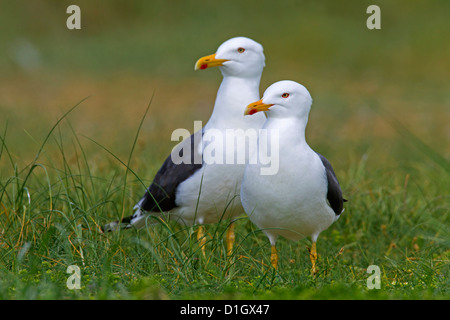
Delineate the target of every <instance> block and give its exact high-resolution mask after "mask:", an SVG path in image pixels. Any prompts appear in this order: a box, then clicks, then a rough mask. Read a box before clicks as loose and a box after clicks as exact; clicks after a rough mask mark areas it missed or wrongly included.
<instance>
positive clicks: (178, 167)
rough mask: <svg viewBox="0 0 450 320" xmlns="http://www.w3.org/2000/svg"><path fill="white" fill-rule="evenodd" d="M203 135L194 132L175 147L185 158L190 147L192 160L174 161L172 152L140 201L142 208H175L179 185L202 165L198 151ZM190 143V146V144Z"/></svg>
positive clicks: (158, 209) (157, 209) (154, 209)
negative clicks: (185, 152) (184, 153)
mask: <svg viewBox="0 0 450 320" xmlns="http://www.w3.org/2000/svg"><path fill="white" fill-rule="evenodd" d="M202 135H203V132H202V133H201V134H193V135H191V136H190V138H188V139H185V140H183V141H182V142H181V143H180V144H179V145H177V146H176V147H175V148H174V151H173V152H177V153H178V154H179V156H180V158H183V152H184V150H185V149H186V148H189V147H190V160H191V161H185V162H182V163H180V164H175V163H174V162H173V161H172V154H171V155H169V156H168V157H167V159H166V161H164V163H163V165H162V166H161V168H160V169H159V171H158V172H157V173H156V176H155V178H154V179H153V182H152V184H151V185H150V187H149V188H148V189H147V192H146V193H145V195H144V197H143V198H142V199H141V201H140V202H139V204H140V207H141V209H143V210H145V211H154V212H159V211H169V210H171V209H173V208H175V207H176V206H177V205H176V203H175V194H176V190H177V187H178V185H179V184H180V183H181V182H183V181H185V180H186V179H188V178H189V177H190V176H192V175H193V174H194V173H195V172H196V171H197V170H200V168H201V167H202V157H201V154H199V153H198V148H197V147H198V144H199V143H200V141H197V140H200V139H199V138H201V136H202ZM189 144H190V146H189Z"/></svg>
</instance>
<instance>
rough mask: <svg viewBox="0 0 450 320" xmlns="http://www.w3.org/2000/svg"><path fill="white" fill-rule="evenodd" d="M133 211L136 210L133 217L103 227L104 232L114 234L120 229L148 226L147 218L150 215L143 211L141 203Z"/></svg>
mask: <svg viewBox="0 0 450 320" xmlns="http://www.w3.org/2000/svg"><path fill="white" fill-rule="evenodd" d="M133 209H134V210H135V212H134V214H133V215H131V216H129V217H125V218H122V219H121V220H117V221H113V222H110V223H107V224H105V225H104V226H102V231H103V232H112V231H117V230H118V229H130V228H136V229H142V228H144V227H145V225H146V223H145V220H146V219H145V218H146V217H147V215H148V214H146V213H145V211H143V210H142V209H141V207H140V203H138V204H137V205H135V206H134V208H133Z"/></svg>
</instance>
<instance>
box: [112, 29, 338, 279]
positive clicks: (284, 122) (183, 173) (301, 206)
mask: <svg viewBox="0 0 450 320" xmlns="http://www.w3.org/2000/svg"><path fill="white" fill-rule="evenodd" d="M264 66H265V57H264V53H263V47H262V46H261V45H260V44H259V43H257V42H255V41H253V40H251V39H249V38H245V37H237V38H232V39H230V40H228V41H226V42H224V43H223V44H222V45H220V47H219V48H218V50H217V52H216V53H215V54H212V55H209V56H205V57H203V58H201V59H199V60H198V61H197V63H196V65H195V69H196V70H198V69H207V68H211V67H219V68H220V71H221V72H222V75H223V80H222V83H221V85H220V88H219V90H218V92H217V96H216V101H215V104H214V109H213V112H212V115H211V117H210V119H209V121H208V122H207V124H206V125H205V126H204V127H203V129H202V132H201V135H205V133H206V132H208V130H210V129H214V130H219V132H222V133H223V136H226V130H229V129H242V130H237V131H236V132H241V133H242V134H245V132H246V130H248V129H254V130H257V131H258V132H261V131H260V130H266V132H267V133H268V134H269V135H270V134H271V133H275V132H276V133H277V137H278V140H277V141H276V142H275V143H277V148H276V149H277V150H278V155H277V160H278V162H279V163H278V172H276V174H272V175H262V174H261V168H262V167H263V166H264V164H261V163H260V162H258V161H249V159H248V158H247V160H246V163H244V164H219V163H206V162H205V161H200V163H198V161H185V162H183V163H181V164H175V163H174V161H173V157H172V156H173V155H174V154H173V153H174V152H176V153H177V154H178V155H180V153H183V150H190V151H191V155H190V157H191V160H194V159H195V158H196V157H198V156H200V157H202V151H203V150H204V148H205V145H206V144H205V143H200V141H198V140H199V139H197V138H195V136H196V135H195V134H194V135H192V136H191V137H190V138H189V139H185V140H183V141H182V142H181V143H180V144H179V145H178V146H177V147H175V148H174V151H173V152H172V154H171V155H170V156H169V157H168V158H167V159H166V160H165V162H164V163H163V165H162V166H161V168H160V169H159V171H158V172H157V174H156V176H155V177H154V180H153V182H152V184H151V185H150V187H149V188H148V189H147V191H146V192H145V195H144V196H143V197H142V199H141V200H140V201H139V202H138V204H137V205H136V206H135V208H134V209H135V212H134V214H133V215H132V216H130V217H127V218H123V219H121V220H120V221H116V222H112V223H110V224H108V225H106V226H105V227H104V230H115V229H117V228H119V227H122V228H131V227H136V228H142V227H145V226H146V225H147V223H151V222H150V221H151V220H149V219H147V217H149V216H156V217H164V218H167V216H168V215H170V218H171V219H173V218H176V219H179V222H180V223H184V224H186V225H189V226H192V225H199V228H198V233H197V237H198V239H199V241H200V243H201V248H202V250H204V244H205V242H206V240H205V235H204V229H203V226H202V225H203V224H210V223H217V222H219V221H221V220H223V219H230V221H231V223H230V225H229V228H228V230H227V250H228V254H231V252H232V250H233V242H234V224H233V218H236V217H237V216H238V215H242V214H243V213H244V211H245V213H247V215H248V217H249V219H250V220H251V221H252V222H253V223H254V224H255V225H256V226H257V227H258V228H260V229H261V230H262V231H263V232H264V233H265V234H266V235H267V237H268V238H269V240H270V244H271V246H272V250H271V256H270V261H271V264H272V266H273V267H274V268H277V266H278V254H277V250H276V247H275V243H276V240H277V238H278V236H283V237H285V238H288V239H291V240H294V241H296V240H299V239H301V238H304V237H307V236H310V237H311V240H312V248H311V250H310V259H311V262H312V269H313V272H315V270H316V267H315V265H316V259H317V253H316V240H317V237H318V236H319V234H320V233H321V232H322V231H323V230H325V229H327V228H328V227H329V226H330V225H331V224H332V223H333V222H334V221H336V220H337V219H338V218H339V216H340V214H341V212H342V211H343V203H344V201H345V200H344V199H343V197H342V192H341V189H340V186H339V183H338V180H337V178H336V175H335V173H334V171H333V169H332V167H331V165H330V163H329V162H328V160H327V159H326V158H325V157H323V156H322V155H320V154H318V153H316V152H314V151H313V150H312V149H311V148H310V147H309V146H308V144H307V143H306V141H305V128H306V124H307V121H308V114H309V111H310V108H311V104H312V98H311V96H310V94H309V92H308V90H307V89H306V88H305V87H304V86H302V85H301V84H299V83H296V82H294V81H287V80H284V81H279V82H276V83H274V84H272V85H271V86H270V87H269V88H267V90H266V91H265V92H264V95H263V97H262V99H260V96H259V84H260V79H261V74H262V71H263V68H264ZM261 111H262V112H261ZM247 115H248V116H247ZM201 135H200V136H201ZM270 141H272V140H270ZM270 141H269V140H267V141H266V143H264V144H263V143H262V142H261V139H260V140H259V142H258V144H259V145H258V146H257V147H256V148H258V149H266V150H265V151H269V150H268V149H271V147H275V146H271V145H270ZM186 148H187V149H186ZM239 148H250V150H239ZM251 148H252V147H251V146H249V145H246V146H241V145H236V146H235V147H234V149H232V150H229V149H228V150H227V152H234V154H233V155H232V157H230V158H234V156H235V155H236V154H237V153H238V152H242V151H245V152H248V154H250V157H256V155H257V152H256V150H253V149H254V148H253V149H251ZM258 151H260V150H258ZM245 152H244V153H245ZM227 156H230V155H227ZM200 159H202V158H200ZM167 213H169V214H167ZM203 252H204V251H203Z"/></svg>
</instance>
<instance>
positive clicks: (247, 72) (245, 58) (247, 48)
mask: <svg viewBox="0 0 450 320" xmlns="http://www.w3.org/2000/svg"><path fill="white" fill-rule="evenodd" d="M264 66H265V57H264V52H263V47H262V45H260V44H259V43H258V42H256V41H254V40H252V39H249V38H246V37H236V38H231V39H229V40H227V41H225V42H224V43H222V44H221V45H220V46H219V48H218V49H217V51H216V53H214V54H211V55H209V56H205V57H203V58H200V59H199V60H198V61H197V62H196V63H195V70H198V69H201V70H202V69H207V68H210V67H220V70H221V72H222V74H223V75H224V76H235V77H242V78H246V77H257V76H261V73H262V70H263V68H264Z"/></svg>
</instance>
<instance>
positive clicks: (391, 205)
mask: <svg viewBox="0 0 450 320" xmlns="http://www.w3.org/2000/svg"><path fill="white" fill-rule="evenodd" d="M109 3H110V4H109V5H108V6H106V5H102V4H99V3H95V2H92V1H79V4H80V7H81V8H82V14H83V20H82V26H83V29H82V30H81V31H79V32H75V31H69V30H67V29H66V28H65V19H66V17H67V15H66V14H65V9H66V4H65V3H64V2H58V3H52V4H50V3H47V2H41V3H39V5H36V4H30V3H28V2H27V4H26V5H24V4H23V3H22V4H21V3H20V1H16V2H10V3H8V4H7V3H6V2H5V3H4V4H1V6H2V8H1V9H2V10H0V25H1V27H2V28H0V40H1V41H0V52H1V53H0V55H1V56H0V58H1V59H0V68H1V69H2V72H1V73H0V114H1V116H2V117H1V119H0V299H449V298H450V292H449V276H450V270H449V258H450V257H449V255H450V250H449V249H450V246H449V245H450V243H449V242H450V237H449V225H450V223H449V222H450V219H449V212H450V206H449V198H450V185H449V183H448V181H449V175H450V173H449V161H448V159H449V157H450V148H449V138H448V137H449V131H448V120H447V119H448V118H449V110H450V108H449V101H450V98H449V91H448V87H447V86H446V83H447V82H448V71H447V70H449V61H450V60H449V59H448V57H449V56H450V45H449V44H450V43H449V42H448V41H444V40H443V39H448V35H449V31H448V30H450V26H449V22H448V21H449V20H448V17H447V15H446V12H448V8H449V2H448V1H445V0H443V1H434V2H433V3H429V2H425V1H419V2H415V3H414V4H411V3H409V2H405V1H403V2H402V1H399V2H395V3H391V2H390V3H387V2H386V3H384V2H383V3H380V4H379V5H380V7H381V10H382V29H381V30H378V31H369V30H367V29H366V28H365V19H366V17H367V15H366V14H365V9H366V8H367V6H368V5H369V4H372V2H369V1H359V0H358V1H350V2H346V5H343V4H340V3H337V2H334V1H329V2H321V3H320V4H319V3H318V2H312V1H297V2H289V3H288V2H283V3H281V4H280V2H277V4H276V5H274V3H273V2H269V1H267V2H266V1H245V2H242V1H227V2H226V3H225V2H224V3H222V4H221V5H220V6H214V5H212V4H211V3H210V2H208V1H204V2H202V1H196V2H189V1H182V2H179V3H178V2H173V3H171V4H166V2H162V1H148V2H138V1H135V2H132V1H129V2H127V3H126V4H125V3H124V2H123V1H110V2H109ZM61 12H62V14H61ZM237 35H246V36H249V37H253V38H255V40H257V41H259V42H261V43H262V44H263V45H264V48H265V54H266V59H267V61H266V63H267V67H266V68H265V70H264V73H263V77H262V83H261V91H263V90H264V89H265V88H266V87H267V86H269V85H270V84H271V83H272V82H274V81H278V80H281V79H292V80H296V81H299V82H301V83H303V84H305V85H306V87H307V88H308V89H309V90H310V92H311V94H312V96H313V98H314V103H313V109H312V111H311V115H310V120H309V124H308V128H307V139H308V142H309V143H310V145H311V147H313V148H314V149H315V150H317V151H319V152H320V153H322V154H324V155H326V156H327V158H328V159H329V160H330V161H331V163H332V164H333V166H334V168H335V171H336V173H337V176H338V178H339V180H340V182H341V185H342V187H343V190H344V194H345V197H346V198H347V199H349V202H347V203H346V210H345V212H344V213H343V214H342V217H341V218H340V219H339V220H338V221H337V222H336V223H335V224H334V225H332V226H331V227H330V228H329V229H328V230H326V231H324V232H323V233H322V234H321V235H320V237H319V240H318V243H317V250H318V253H319V261H318V269H319V272H318V274H316V275H315V276H313V275H312V274H311V272H310V268H311V265H310V261H309V256H308V250H307V248H308V247H309V246H310V242H309V240H308V239H305V240H302V241H299V242H298V243H294V242H290V241H287V240H284V239H280V240H279V242H278V244H277V246H278V249H279V255H280V265H279V269H278V272H276V273H275V272H273V270H271V268H270V267H269V265H270V261H269V255H270V245H269V242H268V240H267V239H266V237H265V236H264V234H263V233H262V232H260V231H259V230H257V229H256V228H255V226H254V225H252V224H251V223H250V221H249V220H248V219H247V218H246V217H245V216H242V217H241V218H240V219H239V220H238V221H237V222H236V227H235V230H236V244H235V249H234V251H233V253H232V256H231V258H227V256H226V249H225V247H226V244H225V242H224V235H225V233H226V229H227V226H228V222H227V221H223V222H221V223H219V224H217V225H208V226H206V230H207V234H208V238H207V239H208V240H207V244H206V253H207V254H206V257H204V256H203V255H202V253H201V250H200V248H199V245H198V243H197V240H196V231H197V230H196V228H195V227H194V228H187V227H185V226H182V225H178V224H176V223H174V222H167V223H160V222H158V223H156V224H155V225H153V226H151V227H149V228H147V229H145V230H140V231H136V230H126V231H125V230H124V231H120V232H117V233H108V234H103V233H101V232H100V226H101V225H103V224H104V223H107V222H110V221H111V220H115V219H118V218H120V217H122V216H124V215H129V214H130V213H131V211H132V207H133V206H134V204H135V203H136V201H137V200H138V199H139V198H140V197H141V195H142V193H143V192H144V190H145V186H147V185H148V184H149V183H150V181H151V179H152V178H153V176H154V174H155V173H156V171H157V170H158V169H159V166H160V165H161V163H162V161H163V160H164V159H165V157H166V156H167V154H168V152H169V151H170V149H171V148H172V146H173V142H170V134H171V132H172V130H174V129H175V128H187V129H189V130H192V128H193V121H194V120H203V121H206V120H207V119H208V117H209V115H210V112H211V104H212V101H214V96H215V92H216V90H217V87H218V84H219V81H220V75H219V72H218V70H211V71H210V72H207V71H205V72H201V73H194V71H193V64H194V62H195V61H196V60H197V59H198V58H199V57H200V56H202V55H206V54H210V53H213V51H214V50H215V48H216V47H217V46H218V45H219V44H220V43H221V42H222V41H224V40H226V39H228V38H229V37H231V36H237ZM30 46H31V47H33V48H35V49H36V51H37V52H38V57H39V59H38V60H37V61H38V63H36V65H35V66H34V67H32V68H28V67H26V66H24V65H23V64H21V63H20V60H18V58H17V56H18V53H19V52H20V51H21V50H25V49H26V48H29V47H30ZM24 48H25V49H24ZM25 51H26V50H25ZM86 97H89V98H87V99H85V98H86ZM83 99H84V100H83ZM150 101H151V103H150V104H149V102H150ZM71 106H73V107H71ZM147 106H148V108H147ZM119 120H120V121H119ZM330 138H331V139H330ZM71 265H76V266H78V267H79V268H80V271H81V289H80V290H69V289H68V288H67V286H66V281H67V280H68V278H69V276H70V275H71V274H68V273H67V272H66V271H67V268H68V266H71ZM370 265H377V266H379V267H380V270H381V288H380V289H373V290H370V289H368V287H367V279H368V277H369V276H370V274H368V273H367V271H366V270H367V268H368V266H370Z"/></svg>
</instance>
